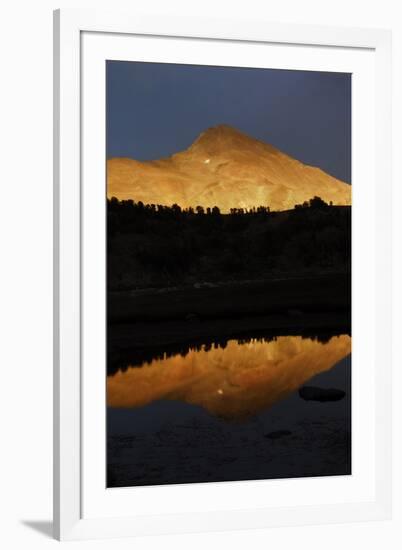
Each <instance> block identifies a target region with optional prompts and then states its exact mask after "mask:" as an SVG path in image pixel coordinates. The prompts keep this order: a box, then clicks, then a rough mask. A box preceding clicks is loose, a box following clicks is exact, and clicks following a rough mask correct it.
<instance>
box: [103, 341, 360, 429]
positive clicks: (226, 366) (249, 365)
mask: <svg viewBox="0 0 402 550" xmlns="http://www.w3.org/2000/svg"><path fill="white" fill-rule="evenodd" d="M350 352H351V337H350V336H348V335H346V334H345V335H341V336H333V337H332V338H330V340H329V341H328V342H325V343H321V342H318V341H317V340H312V339H309V338H303V337H302V336H279V337H277V338H276V339H275V340H274V341H271V342H268V343H264V342H258V341H252V342H249V343H247V344H244V345H241V346H239V345H238V344H237V343H236V341H234V340H230V341H229V342H228V343H227V346H226V347H225V348H216V347H214V348H212V349H210V350H209V351H207V350H201V351H195V350H194V351H189V352H188V353H187V354H186V355H184V356H183V355H175V356H173V357H168V358H166V359H155V360H153V361H152V362H151V363H147V364H145V365H144V366H142V367H130V368H129V369H128V370H126V371H125V372H122V371H118V372H117V373H116V374H114V375H112V376H108V377H107V402H108V405H109V406H111V407H122V408H130V407H134V408H135V407H142V406H144V405H147V404H149V403H152V402H153V401H158V400H160V399H171V400H173V401H182V402H185V403H190V404H193V405H199V406H201V407H203V408H204V409H206V410H207V411H208V412H209V413H211V414H212V415H215V416H219V417H223V418H226V419H228V420H242V419H246V418H248V417H250V416H254V415H256V414H257V413H258V412H260V411H263V410H266V409H268V408H269V407H271V406H272V405H273V404H274V403H276V402H278V401H280V400H282V399H284V398H285V397H287V396H288V395H289V394H291V393H292V392H294V391H296V390H297V389H298V388H299V387H300V386H302V385H303V384H304V383H305V382H307V381H308V380H309V379H311V378H312V377H314V376H316V375H317V374H319V373H321V372H324V371H327V370H329V369H331V368H332V367H333V366H334V365H336V364H337V363H338V362H339V361H340V360H341V359H343V358H344V357H346V356H347V355H348V354H349V353H350Z"/></svg>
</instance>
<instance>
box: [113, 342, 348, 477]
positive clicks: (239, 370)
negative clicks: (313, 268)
mask: <svg viewBox="0 0 402 550" xmlns="http://www.w3.org/2000/svg"><path fill="white" fill-rule="evenodd" d="M306 386H312V387H314V388H316V389H318V390H319V391H322V390H324V391H325V389H335V390H338V392H339V390H340V393H342V395H343V392H344V396H343V397H342V398H340V399H338V400H336V401H325V400H320V401H317V400H306V399H304V398H303V395H304V394H303V393H302V396H301V395H300V394H299V389H300V388H302V387H306ZM107 403H108V408H107V464H108V478H107V485H108V487H122V486H136V485H161V484H169V483H191V482H206V481H234V480H252V479H253V480H255V479H270V478H288V477H301V476H322V475H348V474H350V473H351V337H350V336H349V335H347V334H342V335H333V336H328V335H327V336H325V337H322V338H320V337H315V338H310V337H305V336H298V335H292V336H276V337H270V338H263V337H259V338H249V337H248V338H247V339H244V340H242V339H231V340H228V341H227V342H225V344H223V345H222V344H221V343H220V344H218V343H216V344H208V345H197V346H196V347H194V348H192V347H189V349H188V350H186V351H185V352H182V353H177V354H171V355H169V356H166V355H164V356H162V357H161V356H160V355H159V356H158V355H156V356H155V358H154V359H150V360H149V361H146V362H143V363H142V364H139V365H138V364H136V365H135V366H130V365H129V364H128V365H127V368H125V369H124V370H118V371H117V372H115V373H114V374H111V375H109V376H108V377H107Z"/></svg>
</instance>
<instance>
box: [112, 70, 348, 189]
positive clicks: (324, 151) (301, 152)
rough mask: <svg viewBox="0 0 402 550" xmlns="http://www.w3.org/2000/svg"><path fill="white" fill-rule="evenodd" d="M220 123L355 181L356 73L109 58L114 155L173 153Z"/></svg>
mask: <svg viewBox="0 0 402 550" xmlns="http://www.w3.org/2000/svg"><path fill="white" fill-rule="evenodd" d="M217 124H229V125H231V126H234V127H236V128H237V129H239V130H241V131H243V132H246V133H247V134H249V135H251V136H253V137H255V138H257V139H261V140H263V141H265V142H268V143H271V144H272V145H274V146H275V147H278V148H279V149H281V150H282V151H284V152H285V153H288V154H290V155H292V156H293V157H295V158H297V159H298V160H301V161H302V162H305V163H307V164H312V165H315V166H319V167H320V168H322V169H323V170H325V171H326V172H328V173H330V174H331V175H333V176H335V177H337V178H340V179H342V180H344V181H347V182H350V180H351V77H350V75H349V74H343V73H323V72H307V71H285V70H275V69H249V68H236V67H209V66H208V67H207V66H197V65H174V64H165V63H140V62H125V61H108V62H107V156H108V158H111V157H131V158H135V159H137V160H151V159H158V158H162V157H166V156H169V155H171V154H173V153H177V152H178V151H182V150H183V149H186V148H187V147H188V146H189V145H190V144H191V143H192V142H193V141H194V140H195V139H196V137H197V136H198V135H199V134H200V133H201V132H202V131H203V130H205V129H206V128H208V127H210V126H216V125H217Z"/></svg>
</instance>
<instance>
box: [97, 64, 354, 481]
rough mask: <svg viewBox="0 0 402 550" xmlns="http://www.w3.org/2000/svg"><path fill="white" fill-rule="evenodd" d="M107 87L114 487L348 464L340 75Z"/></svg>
mask: <svg viewBox="0 0 402 550" xmlns="http://www.w3.org/2000/svg"><path fill="white" fill-rule="evenodd" d="M106 91H107V94H106V97H107V100H106V115H107V117H106V118H107V128H106V130H107V131H106V136H107V144H106V163H107V182H106V195H107V196H106V197H105V200H106V201H107V235H106V240H107V244H106V245H107V255H106V257H107V262H106V263H107V265H106V269H107V288H106V297H107V320H106V325H107V326H106V328H107V373H105V375H106V393H107V411H106V415H107V450H106V452H107V487H129V486H140V485H141V486H143V485H164V484H178V483H180V484H182V483H201V482H223V481H244V480H258V479H278V478H295V477H312V476H340V475H349V474H351V342H352V336H351V183H352V182H351V75H350V74H346V73H331V72H315V71H296V70H279V69H264V68H244V67H218V66H204V65H203V66H201V65H180V64H169V63H145V62H126V61H124V62H123V61H108V62H107V64H106Z"/></svg>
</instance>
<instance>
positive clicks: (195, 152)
mask: <svg viewBox="0 0 402 550" xmlns="http://www.w3.org/2000/svg"><path fill="white" fill-rule="evenodd" d="M107 183H108V192H107V194H108V197H117V198H118V199H120V200H123V199H133V200H135V201H136V202H138V201H142V202H143V203H145V204H152V203H154V204H163V205H168V206H171V205H172V204H175V203H176V204H179V205H180V206H181V207H182V208H188V207H193V208H195V207H196V206H198V205H201V206H203V207H204V208H206V207H213V206H218V207H219V208H220V209H221V211H222V212H228V211H229V210H230V208H251V207H253V206H260V205H262V206H269V207H270V208H271V210H287V209H290V208H293V207H294V206H295V204H301V203H303V202H304V201H306V200H309V199H311V198H312V197H314V196H320V197H321V198H322V199H323V200H325V201H326V202H328V203H329V202H330V201H332V203H333V204H334V205H350V204H351V187H350V185H348V184H346V183H344V182H342V181H340V180H338V179H336V178H334V177H332V176H330V175H329V174H327V173H325V172H324V171H322V170H320V169H319V168H315V167H313V166H307V165H306V164H303V163H302V162H299V161H298V160H296V159H294V158H292V157H290V156H289V155H286V154H284V153H282V152H281V151H279V150H278V149H276V148H275V147H273V146H272V145H268V144H266V143H263V142H261V141H258V140H256V139H254V138H252V137H249V136H247V135H245V134H243V133H241V132H239V131H238V130H236V129H234V128H232V127H230V126H225V125H220V126H216V127H213V128H209V129H208V130H206V131H205V132H203V133H202V134H201V135H200V136H199V137H198V138H197V139H196V141H194V143H193V144H192V145H191V146H190V147H189V148H188V149H187V150H185V151H182V152H180V153H177V154H175V155H172V156H171V157H169V158H165V159H161V160H153V161H146V162H139V161H136V160H133V159H129V158H113V159H110V160H108V164H107Z"/></svg>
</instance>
